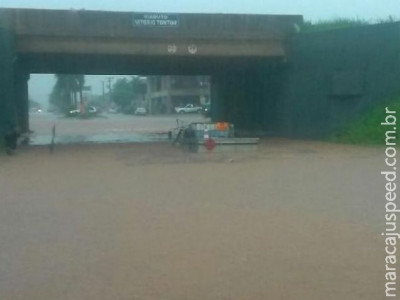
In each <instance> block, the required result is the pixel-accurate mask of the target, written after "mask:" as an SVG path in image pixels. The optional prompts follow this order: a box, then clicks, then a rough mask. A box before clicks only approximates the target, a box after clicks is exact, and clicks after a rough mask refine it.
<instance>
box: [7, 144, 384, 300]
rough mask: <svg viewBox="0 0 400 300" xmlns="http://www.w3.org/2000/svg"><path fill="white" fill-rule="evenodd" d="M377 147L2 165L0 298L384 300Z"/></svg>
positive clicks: (43, 155)
mask: <svg viewBox="0 0 400 300" xmlns="http://www.w3.org/2000/svg"><path fill="white" fill-rule="evenodd" d="M382 152H383V149H381V148H362V147H353V146H340V145H332V144H326V143H314V142H300V141H287V140H267V141H264V142H263V143H262V144H261V147H260V151H259V152H257V153H253V152H252V153H250V154H246V153H232V154H227V153H225V154H214V153H205V154H193V153H183V152H181V151H180V150H178V149H175V148H172V147H171V146H170V145H168V144H166V143H152V144H146V143H142V144H129V145H125V144H119V145H75V146H73V145H70V146H59V147H57V148H56V151H55V153H54V154H53V155H50V154H49V151H48V149H47V148H46V147H30V148H29V147H28V148H25V149H21V150H19V152H18V153H17V155H16V156H14V157H6V156H3V157H0V206H1V210H0V240H1V243H0V253H1V259H0V299H13V300H25V299H40V300H44V299H57V300H74V299H98V300H109V299H113V300H114V299H115V300H132V299H140V300H142V299H149V300H153V299H166V300H169V299H170V300H176V299H182V300H183V299H185V300H186V299H191V300H204V299H235V300H236V299H238V300H239V299H240V300H245V299H246V300H247V299H251V300H265V299H282V300H292V299H293V300H299V299H300V300H301V299H304V300H313V299H315V300H321V299H334V300H336V299H346V300H347V299H349V300H351V299H362V300H369V299H371V300H376V299H384V297H383V296H384V285H383V280H384V273H383V271H384V257H383V254H384V253H383V251H384V241H383V240H382V238H381V236H380V233H381V232H382V228H383V215H382V211H383V208H384V193H383V191H384V182H383V178H381V176H380V174H379V172H380V169H381V167H382V158H383V155H382Z"/></svg>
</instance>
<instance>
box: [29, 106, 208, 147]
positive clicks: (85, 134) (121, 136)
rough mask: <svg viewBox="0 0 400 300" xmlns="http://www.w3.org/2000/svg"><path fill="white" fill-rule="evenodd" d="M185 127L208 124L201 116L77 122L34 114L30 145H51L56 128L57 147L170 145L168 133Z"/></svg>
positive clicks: (104, 117)
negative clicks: (152, 143)
mask: <svg viewBox="0 0 400 300" xmlns="http://www.w3.org/2000/svg"><path fill="white" fill-rule="evenodd" d="M177 120H178V122H179V123H180V124H181V123H182V122H183V123H184V124H189V123H191V122H204V121H206V119H204V117H203V116H202V115H200V114H189V115H162V116H160V115H156V116H133V115H122V114H102V115H99V116H98V117H96V118H92V119H76V118H67V117H64V116H59V115H56V114H52V113H32V114H30V128H31V130H32V131H33V133H32V134H31V136H30V138H29V144H30V145H33V146H40V145H49V144H50V143H51V140H52V127H53V126H55V127H56V137H55V143H56V144H89V143H96V144H101V143H143V142H167V141H168V131H169V130H171V129H173V128H175V127H176V126H177Z"/></svg>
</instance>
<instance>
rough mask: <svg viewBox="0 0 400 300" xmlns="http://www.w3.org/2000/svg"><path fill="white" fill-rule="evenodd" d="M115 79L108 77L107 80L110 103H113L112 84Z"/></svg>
mask: <svg viewBox="0 0 400 300" xmlns="http://www.w3.org/2000/svg"><path fill="white" fill-rule="evenodd" d="M113 79H114V77H107V78H106V80H107V81H108V101H109V102H110V103H111V92H112V87H111V82H112V80H113Z"/></svg>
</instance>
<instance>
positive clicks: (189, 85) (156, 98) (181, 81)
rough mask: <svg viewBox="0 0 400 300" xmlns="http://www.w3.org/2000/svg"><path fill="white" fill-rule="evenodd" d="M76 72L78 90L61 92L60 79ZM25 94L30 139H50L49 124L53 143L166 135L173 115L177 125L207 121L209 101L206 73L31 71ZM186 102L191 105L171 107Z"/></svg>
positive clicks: (149, 138) (40, 142) (154, 138)
mask: <svg viewBox="0 0 400 300" xmlns="http://www.w3.org/2000/svg"><path fill="white" fill-rule="evenodd" d="M79 78H80V79H81V80H82V79H83V78H84V84H83V86H82V93H79V91H76V92H71V91H69V92H67V93H66V89H67V88H68V87H67V86H65V84H66V83H69V84H71V82H74V80H79ZM71 80H72V81H71ZM29 99H30V101H29V106H30V107H29V127H30V131H31V134H30V144H31V145H47V144H49V143H51V141H52V130H53V126H55V132H56V143H57V144H76V143H130V142H159V141H167V140H168V131H170V130H171V129H172V128H174V127H176V126H177V120H179V124H180V125H181V124H189V123H191V122H208V121H209V117H208V115H206V114H203V108H205V107H209V105H210V101H211V99H210V79H209V76H176V75H175V76H168V75H167V76H165V75H164V76H154V75H153V76H137V75H134V76H128V75H86V76H83V75H81V76H79V75H68V74H59V75H57V76H56V75H54V74H32V75H31V76H30V80H29ZM82 104H83V106H82ZM188 104H192V105H193V106H194V107H196V110H194V111H193V110H190V111H185V112H180V113H177V112H176V111H175V108H176V107H184V106H186V105H188ZM81 110H82V112H84V113H83V114H82V113H81Z"/></svg>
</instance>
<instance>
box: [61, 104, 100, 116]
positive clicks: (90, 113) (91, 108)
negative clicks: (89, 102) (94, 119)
mask: <svg viewBox="0 0 400 300" xmlns="http://www.w3.org/2000/svg"><path fill="white" fill-rule="evenodd" d="M80 114H81V111H80V110H79V109H73V110H70V111H69V112H68V116H70V117H75V116H79V115H80ZM96 114H97V109H96V107H94V106H88V107H87V108H86V114H85V115H86V116H94V115H96Z"/></svg>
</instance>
